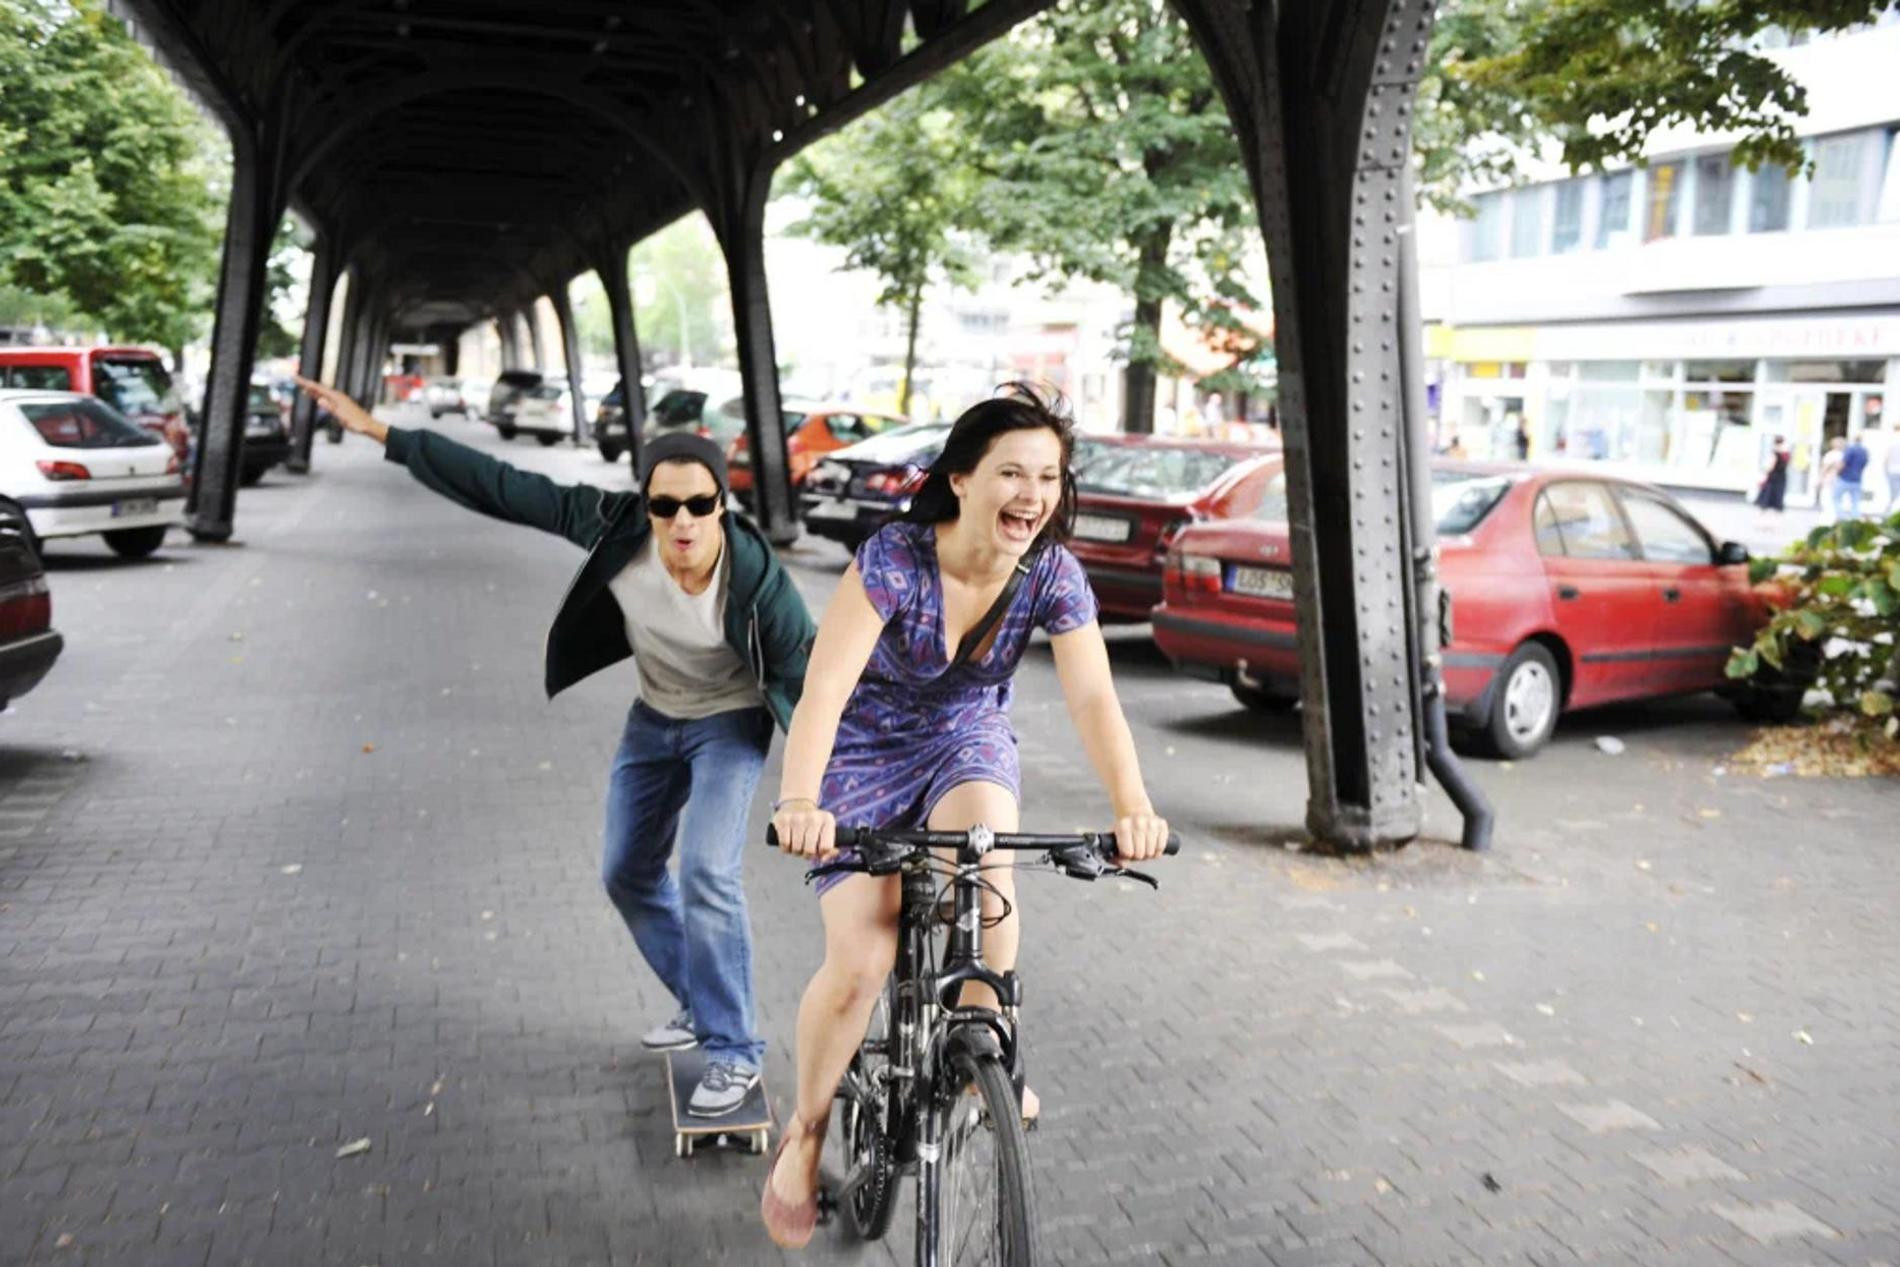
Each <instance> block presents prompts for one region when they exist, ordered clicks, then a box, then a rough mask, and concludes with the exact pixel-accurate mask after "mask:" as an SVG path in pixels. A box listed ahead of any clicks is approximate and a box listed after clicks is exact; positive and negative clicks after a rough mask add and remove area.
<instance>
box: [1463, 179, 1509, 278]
mask: <svg viewBox="0 0 1900 1267" xmlns="http://www.w3.org/2000/svg"><path fill="white" fill-rule="evenodd" d="M1471 201H1472V205H1473V206H1475V207H1476V208H1477V215H1476V216H1475V217H1473V219H1472V221H1471V224H1470V227H1469V229H1468V230H1467V232H1468V233H1469V237H1468V239H1467V240H1468V241H1469V243H1470V256H1471V258H1472V259H1473V260H1476V261H1483V260H1495V259H1497V258H1499V256H1500V255H1501V254H1502V253H1503V250H1504V195H1503V194H1502V193H1492V194H1479V195H1478V196H1477V197H1476V198H1473V199H1472V200H1471Z"/></svg>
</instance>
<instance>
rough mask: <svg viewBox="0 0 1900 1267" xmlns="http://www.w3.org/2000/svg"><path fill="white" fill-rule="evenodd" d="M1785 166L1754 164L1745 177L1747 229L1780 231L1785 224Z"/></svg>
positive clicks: (1786, 170)
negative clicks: (1746, 177)
mask: <svg viewBox="0 0 1900 1267" xmlns="http://www.w3.org/2000/svg"><path fill="white" fill-rule="evenodd" d="M1788 190H1789V185H1788V169H1787V168H1785V167H1783V166H1781V165H1780V164H1779V163H1768V164H1766V165H1764V166H1762V167H1760V168H1757V169H1756V171H1755V173H1754V175H1752V176H1750V177H1749V181H1748V231H1749V232H1750V233H1780V232H1782V231H1783V230H1785V229H1786V228H1787V227H1788Z"/></svg>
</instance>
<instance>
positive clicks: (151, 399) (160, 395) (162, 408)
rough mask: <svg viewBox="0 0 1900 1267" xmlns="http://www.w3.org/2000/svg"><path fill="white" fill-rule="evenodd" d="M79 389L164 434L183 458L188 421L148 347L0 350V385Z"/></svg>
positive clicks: (188, 434) (188, 439)
mask: <svg viewBox="0 0 1900 1267" xmlns="http://www.w3.org/2000/svg"><path fill="white" fill-rule="evenodd" d="M8 387H17V388H32V389H35V390H38V391H57V392H82V393H84V394H86V395H88V396H97V397H98V398H99V399H100V400H103V401H105V402H106V404H108V405H110V406H112V407H113V408H114V409H116V410H118V411H119V412H120V413H121V414H123V415H125V417H127V418H128V419H130V420H131V421H133V422H135V423H137V424H138V425H139V426H141V427H144V428H146V429H147V430H148V431H152V432H155V433H156V434H158V435H161V436H164V437H165V439H166V441H167V442H168V443H169V444H170V445H171V446H172V451H173V452H174V453H176V454H177V455H178V457H179V458H180V460H183V458H184V456H185V451H186V449H187V448H188V447H189V445H190V443H191V430H190V425H189V421H188V419H187V418H186V416H185V407H184V404H183V402H182V401H181V400H180V399H179V396H178V393H177V392H176V391H175V390H174V389H173V387H172V377H171V375H170V374H169V373H167V372H166V369H165V362H164V361H162V360H160V359H159V356H158V354H157V353H156V352H153V351H151V350H149V349H147V348H122V347H108V348H78V347H54V348H0V388H8Z"/></svg>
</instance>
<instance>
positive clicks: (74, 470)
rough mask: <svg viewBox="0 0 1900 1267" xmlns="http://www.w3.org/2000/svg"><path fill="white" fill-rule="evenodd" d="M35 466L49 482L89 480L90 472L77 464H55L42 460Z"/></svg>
mask: <svg viewBox="0 0 1900 1267" xmlns="http://www.w3.org/2000/svg"><path fill="white" fill-rule="evenodd" d="M37 465H38V466H39V468H40V474H41V475H44V476H45V477H46V478H47V479H49V480H89V479H91V478H92V472H91V471H88V470H87V469H86V468H85V467H83V466H81V465H80V464H79V463H77V462H55V461H50V460H42V461H40V462H39V463H37Z"/></svg>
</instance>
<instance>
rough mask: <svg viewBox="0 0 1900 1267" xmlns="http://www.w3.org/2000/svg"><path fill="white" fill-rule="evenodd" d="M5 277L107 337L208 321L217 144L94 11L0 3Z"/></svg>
mask: <svg viewBox="0 0 1900 1267" xmlns="http://www.w3.org/2000/svg"><path fill="white" fill-rule="evenodd" d="M0 84H4V85H5V87H4V90H0V281H4V282H10V283H12V284H14V285H17V286H20V287H23V288H25V289H27V290H31V291H34V292H36V293H40V294H46V295H49V296H54V295H58V296H63V297H64V299H65V301H67V302H68V303H70V305H71V306H72V307H73V308H74V309H76V310H77V311H78V312H80V313H83V314H85V316H87V317H88V318H90V319H92V320H94V321H96V322H98V323H99V324H100V325H101V326H103V327H105V328H106V329H107V330H108V331H110V332H111V333H112V334H113V335H114V336H115V337H118V338H122V339H130V340H139V341H151V342H156V343H161V344H163V345H165V346H167V347H177V346H179V345H181V344H183V343H185V342H187V341H188V340H189V339H191V338H192V337H194V336H195V335H197V334H198V333H199V332H200V331H201V330H202V329H203V328H204V326H205V324H206V322H207V320H208V318H209V303H208V300H209V295H210V289H211V285H212V283H213V281H214V280H215V277H216V273H217V266H218V244H219V240H220V237H221V234H222V228H223V224H222V212H223V206H224V202H225V196H224V188H223V186H224V184H225V183H226V180H227V177H226V175H225V172H224V170H223V168H222V167H221V165H220V164H219V163H218V162H217V159H216V156H217V153H218V139H217V137H216V136H215V134H214V133H213V132H212V129H211V128H210V126H209V125H208V124H207V123H206V121H205V120H204V119H203V118H201V117H200V116H199V115H198V114H197V112H196V111H195V110H194V109H193V108H192V106H191V105H190V104H189V103H188V102H187V101H186V100H185V99H184V97H183V96H182V94H180V92H179V91H178V90H177V89H176V88H175V87H174V86H173V85H172V84H171V82H170V81H169V80H168V79H167V78H166V76H165V74H164V73H163V72H162V71H161V70H159V69H158V67H157V66H156V65H155V64H154V63H153V62H152V60H151V58H150V57H149V56H147V55H146V53H145V52H144V50H143V49H141V48H139V47H138V45H137V44H135V43H134V42H133V41H132V39H131V38H130V37H129V36H128V35H126V33H125V31H124V29H123V28H122V27H121V26H120V25H119V24H118V22H117V21H116V20H114V19H112V18H110V17H108V16H107V15H106V14H105V13H104V12H103V11H102V10H101V8H100V7H99V6H98V5H97V4H96V3H91V2H86V3H63V2H61V0H9V2H8V3H7V4H5V5H3V6H0Z"/></svg>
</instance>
